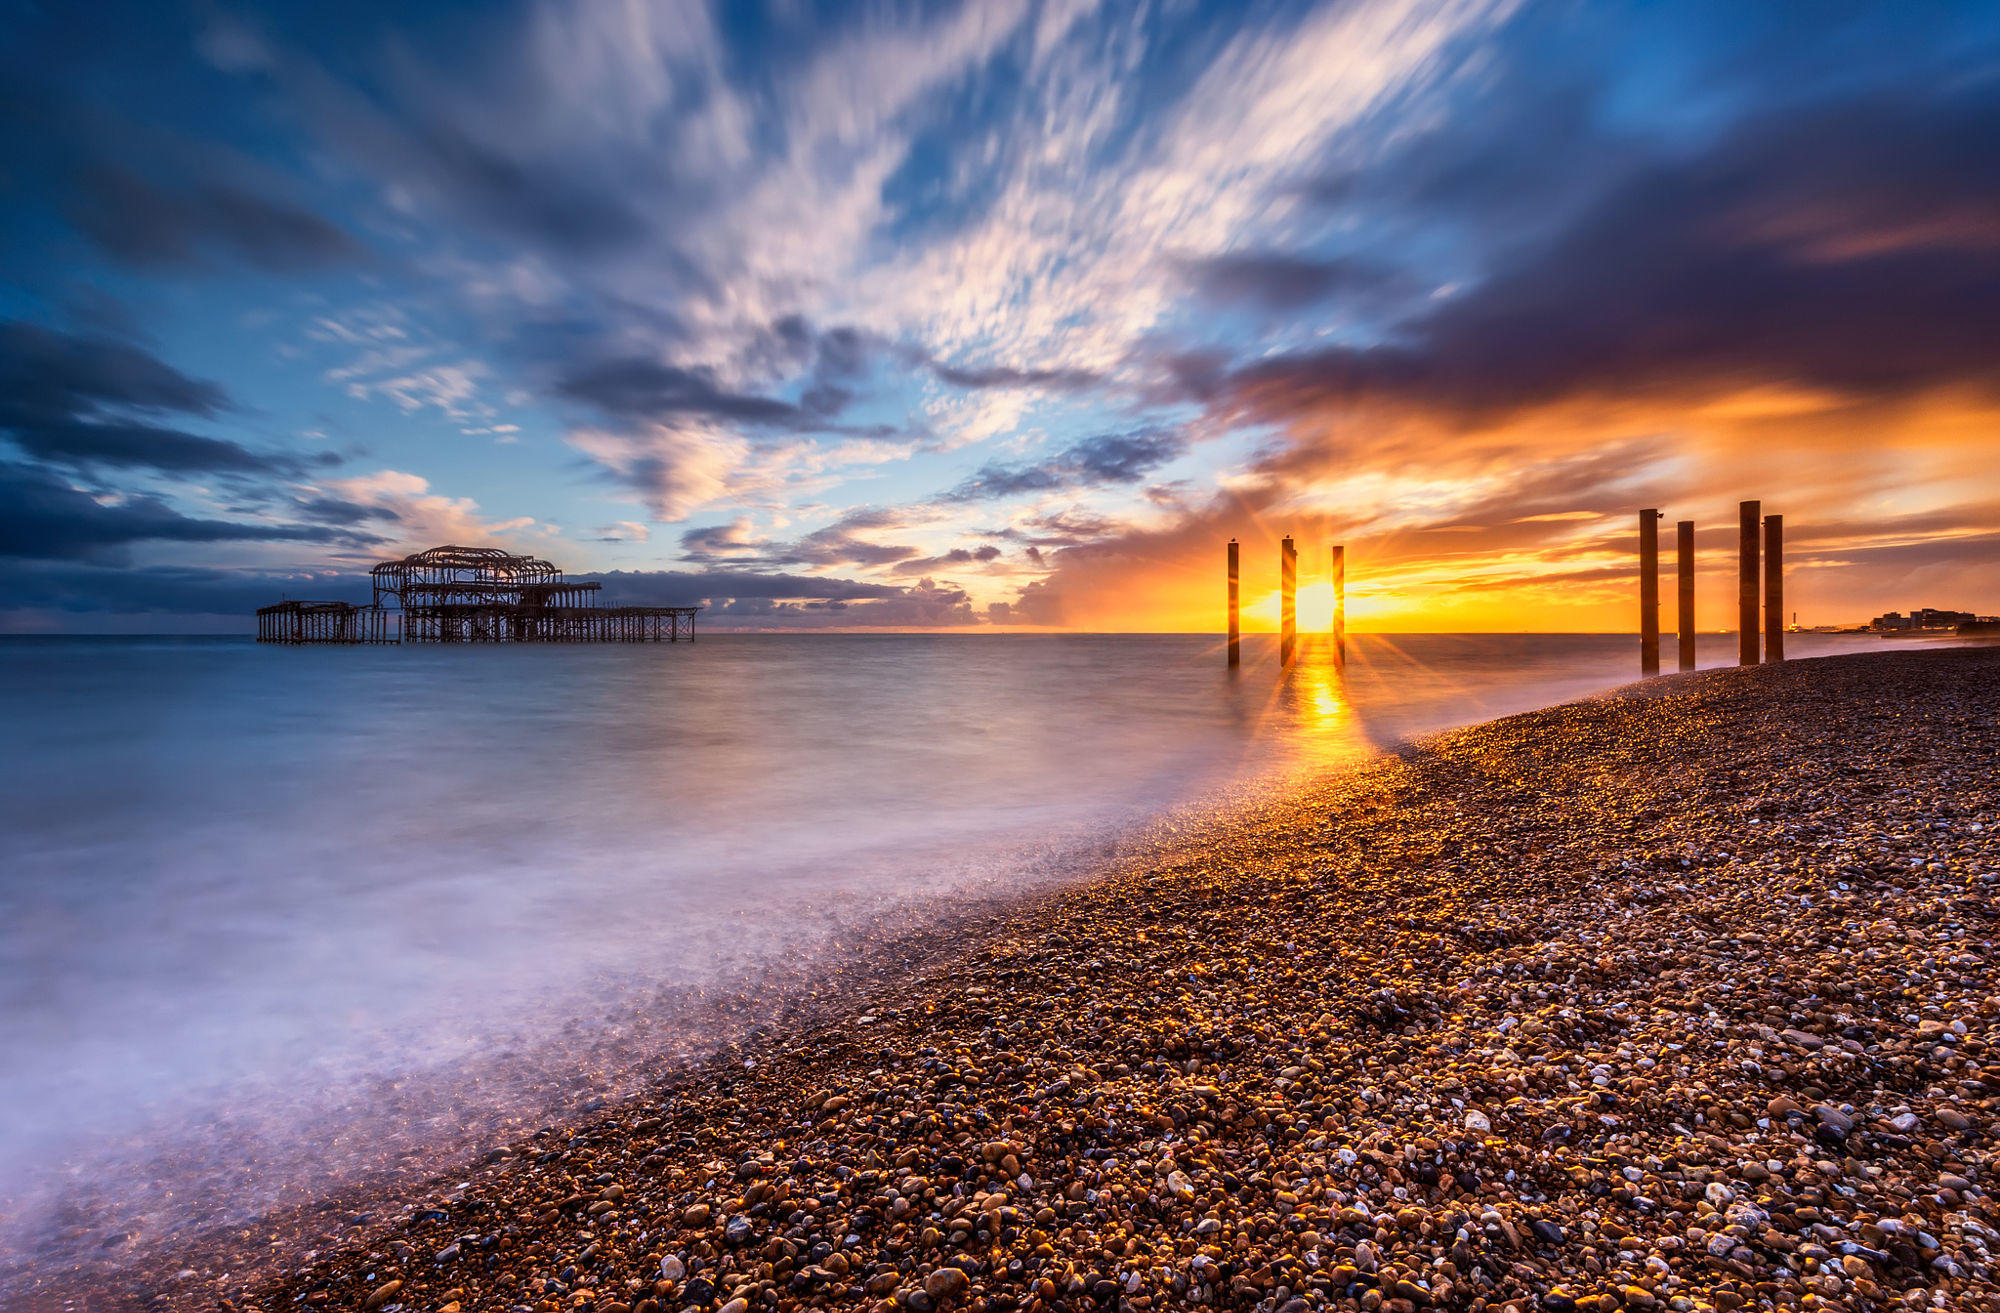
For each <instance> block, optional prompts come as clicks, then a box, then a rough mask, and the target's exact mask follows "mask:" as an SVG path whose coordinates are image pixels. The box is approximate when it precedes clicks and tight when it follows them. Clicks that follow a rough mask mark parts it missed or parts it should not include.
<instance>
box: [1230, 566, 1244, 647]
mask: <svg viewBox="0 0 2000 1313" xmlns="http://www.w3.org/2000/svg"><path fill="white" fill-rule="evenodd" d="M1238 565H1239V562H1238V559H1237V555H1236V540H1235V539H1234V538H1231V539H1230V540H1229V664H1230V665H1232V666H1240V665H1242V664H1243V622H1242V617H1241V615H1240V614H1239V609H1238V602H1239V600H1240V599H1239V593H1240V590H1241V584H1242V571H1241V570H1240V569H1239V568H1238Z"/></svg>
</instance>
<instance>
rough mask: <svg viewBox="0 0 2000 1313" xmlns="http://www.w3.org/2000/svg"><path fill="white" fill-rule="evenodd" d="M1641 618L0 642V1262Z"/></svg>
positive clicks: (1327, 763)
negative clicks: (1258, 629)
mask: <svg viewBox="0 0 2000 1313" xmlns="http://www.w3.org/2000/svg"><path fill="white" fill-rule="evenodd" d="M1790 644H1791V648H1792V654H1793V655H1794V656H1809V655H1815V654H1818V653H1823V652H1828V651H1838V650H1856V649H1858V650H1876V649H1879V648H1881V647H1883V646H1884V645H1885V644H1884V643H1883V641H1882V640H1879V639H1875V638H1870V637H1859V638H1848V637H1832V636H1819V635H1794V636H1792V638H1791V639H1790ZM1636 646H1637V644H1636V640H1635V639H1633V638H1631V637H1620V636H1576V635H1569V636H1534V635H1527V636H1518V635H1503V636H1495V635H1480V636H1449V635H1433V636H1410V637H1394V638H1391V637H1360V638H1357V639H1356V640H1354V641H1353V643H1352V644H1351V656H1350V661H1349V665H1348V669H1347V670H1346V672H1345V674H1344V676H1343V675H1342V674H1341V673H1339V672H1338V671H1336V670H1335V668H1334V666H1333V662H1332V660H1331V652H1330V650H1329V649H1328V648H1327V647H1325V646H1324V645H1323V644H1316V643H1314V642H1313V641H1312V640H1307V646H1306V649H1305V652H1304V657H1303V660H1302V661H1301V662H1300V663H1299V665H1298V666H1296V667H1295V668H1294V669H1293V670H1292V671H1291V672H1290V673H1289V674H1288V675H1284V676H1282V677H1281V675H1280V672H1279V671H1278V669H1277V667H1276V664H1275V655H1276V653H1275V643H1274V642H1273V641H1272V640H1270V639H1267V638H1256V637H1253V638H1250V639H1247V640H1246V657H1245V665H1244V666H1243V667H1242V668H1241V669H1240V670H1238V671H1236V672H1233V673H1232V672H1230V671H1229V670H1227V669H1226V668H1225V666H1224V663H1223V660H1222V652H1221V648H1220V644H1219V642H1218V641H1217V640H1214V639H1211V638H1203V637H1184V636H1166V637H1092V636H979V637H972V636H955V635H952V636H945V635H938V636H916V635H883V636H872V635H857V636H832V635H828V636H731V635H713V636H708V637H703V638H702V639H700V641H699V642H697V643H695V644H692V645H689V644H679V645H657V646H601V647H518V648H488V649H473V648H459V649H447V648H432V649H425V648H352V649H331V648H304V649H282V648H267V647H259V646H256V645H255V644H252V643H250V642H248V641H241V640H218V639H18V640H0V725H4V726H5V734H4V739H0V767H4V773H5V779H6V781H7V787H6V788H5V790H4V791H0V1053H4V1054H6V1055H7V1060H6V1061H5V1062H3V1063H0V1268H5V1267H8V1266H12V1267H14V1268H15V1269H16V1271H17V1273H18V1272H19V1271H20V1270H21V1269H22V1268H23V1267H24V1266H25V1267H27V1268H32V1267H34V1266H36V1265H43V1264H53V1263H69V1262H73V1261H76V1260H77V1259H78V1257H79V1256H85V1257H90V1258H92V1259H105V1260H106V1261H110V1260H111V1259H115V1258H116V1257H117V1256H119V1255H122V1254H126V1253H129V1252H132V1251H133V1250H135V1249H137V1248H139V1247H141V1246H144V1245H146V1244H150V1243H154V1242H157V1241H159V1240H161V1239H169V1240H171V1239H173V1238H175V1237H177V1236H183V1235H186V1234H188V1233H190V1232H191V1231H193V1230H197V1229H199V1228H201V1227H204V1226H207V1225H211V1224H213V1223H216V1222H219V1221H227V1220H232V1219H236V1218H240V1217H242V1216H245V1215H248V1214H251V1213H254V1212H256V1211H258V1210H260V1209H263V1208H267V1207H270V1206H273V1205H281V1204H287V1203H297V1202H301V1201H303V1200H308V1199H311V1198H312V1197H314V1195H315V1194H316V1193H318V1192H321V1191H325V1190H327V1189H330V1188H333V1187H334V1186H337V1185H340V1184H343V1183H349V1182H353V1181H360V1180H367V1179H369V1178H370V1176H371V1174H376V1173H381V1172H384V1171H394V1170H398V1169H401V1170H406V1171H414V1170H417V1169H418V1168H422V1167H425V1165H426V1164H430V1163H433V1162H434V1161H439V1160H441V1161H448V1160H449V1154H450V1152H452V1151H455V1150H457V1149H462V1148H466V1147H475V1146H477V1145H479V1144H481V1143H491V1142H494V1139H495V1137H499V1138H508V1137H511V1136H512V1135H517V1134H519V1133H521V1132H522V1131H523V1130H524V1129H526V1130H531V1129H533V1128H534V1127H535V1126H538V1125H541V1124H543V1123H542V1121H541V1119H542V1118H545V1117H550V1116H554V1115H556V1110H558V1109H563V1108H567V1109H569V1110H572V1111H573V1110H574V1109H576V1108H577V1107H579V1106H582V1107H588V1106H589V1102H590V1100H592V1099H598V1098H604V1097H610V1096H613V1095H616V1094H617V1093H619V1092H620V1091H621V1090H623V1089H626V1088H630V1087H631V1086H632V1085H633V1083H634V1082H635V1081H638V1080H641V1079H643V1078H644V1077H645V1076H646V1075H647V1074H648V1073H657V1072H658V1071H660V1070H662V1069H664V1068H665V1067H667V1066H670V1065H671V1064H672V1063H673V1062H675V1061H679V1060H684V1059H687V1058H692V1057H699V1056H702V1055H703V1054H704V1053H705V1052H709V1051H712V1049H713V1047H714V1046H715V1045H716V1044H719V1043H721V1042H724V1041H726V1040H728V1039H730V1038H732V1034H731V1031H732V1029H733V1028H734V1029H741V1028H745V1027H752V1026H755V1025H758V1024H763V1021H762V1019H763V1018H764V1017H765V1015H766V1014H765V1012H764V1011H761V1010H760V1009H762V1008H764V1007H765V1005H767V1004H771V1003H772V1001H773V1000H774V999H775V998H776V997H777V996H778V995H781V994H783V993H784V992H785V991H788V990H790V991H802V990H804V991H809V990H810V989H811V988H812V987H813V983H814V982H815V981H823V980H826V979H828V978H830V977H832V976H833V975H835V974H837V971H836V968H839V967H842V966H846V965H849V964H851V963H853V962H854V961H856V960H858V959H859V957H860V956H861V955H863V954H864V953H865V950H866V948H867V947H868V945H869V944H873V943H879V942H881V940H882V937H883V936H884V934H885V933H888V932H890V931H893V930H894V929H897V928H901V927H907V926H913V925H923V924H935V923H938V922H939V921H941V920H942V921H948V919H949V917H950V916H951V915H952V913H953V912H954V910H956V909H962V908H964V907H967V906H970V905H975V904H978V903H980V902H981V901H983V900H987V899H992V898H995V897H1005V896H1008V895H1011V894H1014V893H1017V892H1021V891H1024V890H1032V889H1034V888H1037V887H1040V886H1043V885H1046V884H1049V883H1052V882H1056V881H1061V880H1066V879H1075V878H1079V877H1080V876H1082V875H1085V874H1087V873H1088V872H1089V870H1090V869H1091V867H1092V865H1093V864H1094V863H1095V862H1097V861H1100V860H1101V859H1102V858H1103V857H1104V856H1105V855H1106V854H1107V853H1108V852H1110V851H1112V850H1114V849H1115V847H1116V845H1117V844H1118V842H1119V841H1120V839H1121V837H1123V836H1126V835H1129V834H1131V833H1132V832H1133V831H1134V829H1135V828H1136V827H1140V826H1143V825H1145V824H1146V823H1148V821H1149V820H1151V819H1153V818H1157V817H1159V816H1161V815H1163V814H1167V813H1171V812H1173V811H1175V810H1176V809H1196V810H1199V809H1205V808H1213V807H1216V806H1226V805H1228V804H1229V803H1231V802H1233V801H1237V800H1240V799H1242V798H1243V797H1245V796H1246V795H1248V794H1254V793H1255V792H1256V791H1257V790H1260V789H1268V788H1273V787H1282V785H1283V782H1284V781H1285V780H1286V779H1287V778H1290V777H1291V776H1292V775H1293V774H1294V773H1296V772H1300V771H1318V770H1329V769H1340V768H1341V767H1343V766H1344V765H1348V764H1351V763H1353V762H1355V761H1358V760H1362V759H1365V758H1366V757H1367V756H1368V755H1370V754H1371V753H1373V752H1376V751H1379V750H1381V749H1382V748H1384V747H1388V746H1392V745H1394V744H1396V743H1398V742H1400V741H1403V740H1405V739H1408V738H1410V737H1412V736H1415V735H1420V734H1423V733H1425V732H1428V731H1432V730H1436V729H1440V728H1444V727H1447V726H1451V725H1457V724H1465V723H1470V722H1474V721H1479V720H1484V719H1488V718H1491V717H1493V716H1497V715H1503V714H1507V713H1509V712H1513V711H1519V710H1525V709H1529V708H1533V707H1538V706H1543V705H1547V704H1550V703H1552V702H1556V701H1561V700H1564V699H1567V698H1571V697H1575V696H1579V695H1583V694H1587V693H1590V692H1592V691H1595V690H1600V689H1605V688H1608V687H1611V686H1615V685H1617V684H1621V683H1624V682H1627V681H1628V680H1630V679H1631V678H1632V677H1633V675H1634V674H1635V668H1636V665H1637V657H1636ZM1702 658H1703V663H1704V664H1717V663H1726V662H1729V661H1732V660H1733V659H1734V639H1733V638H1732V637H1731V636H1728V635H1718V636H1714V637H1712V638H1704V640H1703V645H1702ZM1668 659H1669V660H1671V643H1669V658H1668ZM427 1153H436V1154H441V1155H443V1158H442V1159H433V1158H429V1157H426V1156H425V1155H426V1154H427ZM107 1256H108V1258H107Z"/></svg>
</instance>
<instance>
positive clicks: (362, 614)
mask: <svg viewBox="0 0 2000 1313" xmlns="http://www.w3.org/2000/svg"><path fill="white" fill-rule="evenodd" d="M257 641H258V642H260V643H393V642H395V641H396V639H395V638H394V637H393V636H392V635H391V633H390V628H389V617H388V614H387V613H386V612H384V611H383V610H382V608H381V607H379V606H356V605H354V603H352V602H279V603H277V604H276V605H273V606H260V607H258V608H257Z"/></svg>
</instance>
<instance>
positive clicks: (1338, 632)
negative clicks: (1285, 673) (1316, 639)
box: [1333, 543, 1347, 670]
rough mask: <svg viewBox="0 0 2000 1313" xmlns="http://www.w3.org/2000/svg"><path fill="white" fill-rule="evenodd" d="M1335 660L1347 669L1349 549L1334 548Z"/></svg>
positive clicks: (1336, 546) (1336, 545)
mask: <svg viewBox="0 0 2000 1313" xmlns="http://www.w3.org/2000/svg"><path fill="white" fill-rule="evenodd" d="M1333 660H1334V664H1335V665H1337V666H1338V667H1339V668H1340V669H1342V670H1345V669H1346V668H1347V548H1346V547H1345V546H1343V545H1342V544H1340V543H1335V544H1334V547H1333Z"/></svg>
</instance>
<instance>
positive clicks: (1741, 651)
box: [1736, 501, 1762, 666]
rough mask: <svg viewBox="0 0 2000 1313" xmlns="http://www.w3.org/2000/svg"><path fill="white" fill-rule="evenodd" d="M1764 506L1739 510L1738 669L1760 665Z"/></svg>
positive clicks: (1750, 503) (1751, 503)
mask: <svg viewBox="0 0 2000 1313" xmlns="http://www.w3.org/2000/svg"><path fill="white" fill-rule="evenodd" d="M1761 507H1762V504H1761V503H1759V502H1754V501H1746V502H1744V503H1742V504H1741V505H1740V506H1738V507H1737V511H1738V515H1739V526H1738V528H1739V533H1738V536H1737V542H1738V544H1739V548H1740V551H1741V553H1742V557H1741V560H1740V562H1739V568H1738V571H1737V576H1736V660H1737V664H1738V665H1745V666H1754V665H1756V664H1757V620H1758V615H1757V601H1758V598H1757V593H1758V588H1757V531H1758V528H1759V527H1760V526H1759V524H1758V520H1759V518H1760V517H1759V514H1758V512H1759V511H1760V509H1761Z"/></svg>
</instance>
